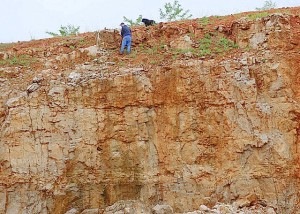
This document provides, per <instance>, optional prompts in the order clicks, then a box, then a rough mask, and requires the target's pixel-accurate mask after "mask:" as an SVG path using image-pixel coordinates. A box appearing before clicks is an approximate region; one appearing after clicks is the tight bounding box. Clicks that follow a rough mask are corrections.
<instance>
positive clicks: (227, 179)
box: [0, 15, 300, 214]
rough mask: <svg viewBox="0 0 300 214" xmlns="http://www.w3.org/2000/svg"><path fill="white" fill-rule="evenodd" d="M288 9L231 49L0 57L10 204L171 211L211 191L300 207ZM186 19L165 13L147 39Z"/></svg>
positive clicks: (40, 208) (206, 201)
mask: <svg viewBox="0 0 300 214" xmlns="http://www.w3.org/2000/svg"><path fill="white" fill-rule="evenodd" d="M290 19H291V17H290V16H285V15H272V16H270V17H266V18H263V19H259V20H256V21H249V20H248V21H247V20H246V21H243V22H242V23H241V22H237V23H235V24H234V25H233V26H232V36H236V41H237V43H238V44H239V45H240V46H241V47H243V46H245V47H247V46H248V45H250V44H251V47H252V48H253V51H249V52H244V53H240V54H236V55H235V56H234V57H231V58H226V57H225V56H224V57H219V58H217V59H213V58H211V59H200V58H191V59H174V60H173V61H171V62H169V63H168V62H167V61H166V62H162V63H161V64H158V65H153V66H149V65H143V63H142V62H139V63H138V64H134V65H132V64H131V63H133V62H134V60H135V59H134V57H132V58H130V57H128V58H124V59H123V61H126V60H128V61H130V60H131V61H130V63H127V64H125V63H124V62H123V61H121V62H120V61H118V60H120V59H119V58H118V60H115V59H113V58H109V57H107V58H101V60H99V61H98V60H97V62H92V61H88V63H86V64H84V63H83V62H85V60H82V64H77V65H76V66H74V67H71V68H70V69H66V70H51V69H50V70H44V71H41V70H40V69H38V70H37V71H31V70H30V71H28V72H27V73H26V72H20V71H19V70H18V68H10V69H8V68H3V69H1V70H0V71H1V74H2V75H3V78H5V82H4V83H5V84H4V83H1V87H0V92H1V93H0V101H1V103H2V105H1V106H0V125H1V126H0V130H1V131H0V213H6V214H13V213H39V214H40V213H43V214H44V213H45V214H46V213H66V212H68V211H70V212H71V210H72V209H71V208H74V209H76V212H78V213H82V212H94V211H95V212H98V211H102V210H104V209H105V212H106V213H107V214H108V213H142V212H144V213H151V210H149V207H153V206H155V205H156V204H161V203H165V204H169V205H170V206H171V207H172V208H173V210H174V212H175V213H176V212H178V213H184V212H188V211H190V212H194V213H201V212H204V210H203V207H202V208H201V209H202V210H201V209H200V210H197V209H198V208H199V205H201V204H203V205H205V206H206V207H207V208H208V209H209V210H210V211H211V212H212V213H216V212H217V213H222V212H223V213H226V212H229V213H230V212H231V213H238V212H241V213H242V212H244V213H247V212H248V213H249V212H250V213H251V211H253V212H254V210H255V209H258V210H261V213H264V212H266V213H274V212H275V211H276V212H277V213H287V214H291V213H297V211H298V210H299V208H300V202H299V189H300V186H299V184H300V183H299V177H300V173H299V153H298V151H299V148H298V147H299V127H300V122H299V121H300V105H299V102H300V88H299V83H300V82H299V79H300V71H299V62H298V60H299V46H297V45H293V46H292V47H293V48H291V47H290V46H289V45H291V43H290V41H291V39H292V37H293V39H295V38H296V39H297V38H298V36H297V35H296V36H295V34H292V30H293V28H292V27H290V26H291V22H290ZM163 30H164V31H163ZM188 30H189V28H186V29H183V30H182V29H181V28H180V27H178V26H175V27H172V26H170V25H167V24H162V26H158V27H157V28H155V29H154V30H152V29H150V30H149V34H147V35H148V37H147V35H144V34H142V33H141V34H140V37H139V38H141V39H143V38H148V39H149V40H148V41H151V40H150V39H151V38H150V37H151V35H156V34H163V35H165V36H166V37H167V36H169V37H168V38H173V37H175V36H178V35H179V34H180V37H178V38H181V36H183V37H184V35H185V34H187V32H188ZM147 32H148V31H147ZM112 34H113V35H114V34H115V32H112V33H107V32H106V33H105V35H106V36H105V37H103V38H109V41H108V42H107V43H105V44H104V46H110V45H111V44H112V43H113V42H115V41H116V40H115V39H116V38H112V37H109V35H110V36H112ZM143 36H145V37H143ZM154 38H155V37H154ZM152 39H153V38H152ZM105 41H106V40H104V39H103V40H102V42H105ZM138 41H139V40H138ZM109 42H111V44H110V43H109ZM288 44H289V45H288ZM104 46H103V47H104ZM110 47H113V45H111V46H110ZM287 53H288V54H287ZM68 56H69V55H68ZM106 60H107V61H109V62H114V63H106ZM114 60H115V61H114ZM122 63H123V64H124V65H123V66H119V67H117V66H118V65H119V64H122ZM164 63H166V64H164ZM102 64H103V65H102ZM103 66H106V67H105V69H104V67H103ZM50 67H51V66H50ZM39 75H40V76H41V77H42V78H43V81H42V82H40V81H38V82H35V83H33V84H32V80H33V77H35V76H39ZM28 85H30V87H28V88H27V86H28ZM26 88H27V92H28V93H26V92H25V93H24V91H26ZM33 92H34V93H33ZM120 201H121V202H120ZM141 201H142V202H143V203H142V202H141ZM261 201H265V202H266V204H267V205H270V206H269V207H260V206H259V204H260V203H261ZM116 202H117V203H116ZM218 202H222V203H223V204H219V203H218ZM234 202H236V203H234ZM226 204H233V205H226ZM108 206H109V208H106V207H108ZM141 210H143V211H141ZM73 211H74V212H75V210H73ZM205 212H206V211H205Z"/></svg>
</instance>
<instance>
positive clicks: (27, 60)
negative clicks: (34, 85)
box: [0, 54, 37, 66]
mask: <svg viewBox="0 0 300 214" xmlns="http://www.w3.org/2000/svg"><path fill="white" fill-rule="evenodd" d="M36 61H37V59H35V58H32V57H30V56H29V55H26V54H22V55H20V56H15V57H13V58H9V59H5V60H0V65H21V66H29V65H30V64H31V63H33V62H36Z"/></svg>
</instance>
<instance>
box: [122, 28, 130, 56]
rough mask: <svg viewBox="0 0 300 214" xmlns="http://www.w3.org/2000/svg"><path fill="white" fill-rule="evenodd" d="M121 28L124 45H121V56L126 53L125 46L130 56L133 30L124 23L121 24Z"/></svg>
mask: <svg viewBox="0 0 300 214" xmlns="http://www.w3.org/2000/svg"><path fill="white" fill-rule="evenodd" d="M120 26H121V27H122V30H121V36H122V44H121V49H120V54H123V53H124V48H125V46H127V54H129V53H130V48H131V29H130V28H129V27H128V26H127V25H125V24H124V23H123V22H122V23H121V25H120Z"/></svg>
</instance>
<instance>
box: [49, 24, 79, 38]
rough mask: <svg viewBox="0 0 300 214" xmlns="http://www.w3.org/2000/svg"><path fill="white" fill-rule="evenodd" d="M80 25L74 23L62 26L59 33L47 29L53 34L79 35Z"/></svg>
mask: <svg viewBox="0 0 300 214" xmlns="http://www.w3.org/2000/svg"><path fill="white" fill-rule="evenodd" d="M79 28H80V27H79V26H78V27H75V26H74V25H68V26H60V29H59V30H58V31H59V33H54V32H49V31H46V33H47V34H49V35H51V36H70V35H77V34H78V33H79Z"/></svg>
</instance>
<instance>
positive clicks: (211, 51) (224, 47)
mask: <svg viewBox="0 0 300 214" xmlns="http://www.w3.org/2000/svg"><path fill="white" fill-rule="evenodd" d="M198 45H199V47H198V48H188V49H176V50H174V53H173V56H178V55H180V54H185V53H188V52H191V53H192V54H193V55H194V56H199V57H203V56H210V55H219V54H224V53H225V52H227V51H229V50H232V49H235V48H238V45H237V44H236V43H234V42H233V41H231V40H230V39H227V38H225V37H223V36H219V35H218V34H208V33H207V34H205V35H204V37H203V38H202V39H200V40H199V41H198Z"/></svg>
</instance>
